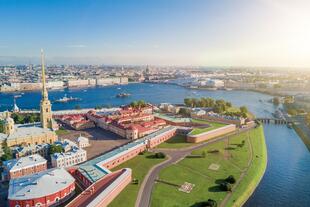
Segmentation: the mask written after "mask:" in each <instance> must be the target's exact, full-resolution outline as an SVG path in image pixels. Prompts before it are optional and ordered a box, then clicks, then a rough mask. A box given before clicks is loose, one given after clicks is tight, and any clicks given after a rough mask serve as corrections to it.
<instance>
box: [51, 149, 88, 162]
mask: <svg viewBox="0 0 310 207" xmlns="http://www.w3.org/2000/svg"><path fill="white" fill-rule="evenodd" d="M86 160H87V153H86V151H85V150H83V149H80V148H78V147H73V148H72V149H71V151H69V152H64V153H54V154H52V155H51V161H52V166H53V167H69V166H73V165H77V164H79V163H81V162H85V161H86Z"/></svg>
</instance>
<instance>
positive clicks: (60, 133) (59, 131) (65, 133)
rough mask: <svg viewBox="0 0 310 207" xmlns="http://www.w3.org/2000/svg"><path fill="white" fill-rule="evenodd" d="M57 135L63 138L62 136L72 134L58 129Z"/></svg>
mask: <svg viewBox="0 0 310 207" xmlns="http://www.w3.org/2000/svg"><path fill="white" fill-rule="evenodd" d="M55 133H56V134H57V135H58V136H61V135H67V134H69V133H70V132H69V131H68V130H66V129H58V130H56V131H55Z"/></svg>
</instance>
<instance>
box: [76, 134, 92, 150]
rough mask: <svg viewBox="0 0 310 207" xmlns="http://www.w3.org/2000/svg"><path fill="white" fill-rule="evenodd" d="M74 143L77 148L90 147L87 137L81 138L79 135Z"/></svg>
mask: <svg viewBox="0 0 310 207" xmlns="http://www.w3.org/2000/svg"><path fill="white" fill-rule="evenodd" d="M76 143H77V145H78V147H79V148H84V147H89V146H90V143H89V139H88V138H87V137H83V136H81V135H80V136H79V137H78V138H76Z"/></svg>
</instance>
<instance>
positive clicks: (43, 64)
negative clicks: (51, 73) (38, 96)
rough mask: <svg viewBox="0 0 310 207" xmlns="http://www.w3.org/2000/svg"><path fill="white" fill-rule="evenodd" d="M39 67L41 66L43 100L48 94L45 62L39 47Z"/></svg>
mask: <svg viewBox="0 0 310 207" xmlns="http://www.w3.org/2000/svg"><path fill="white" fill-rule="evenodd" d="M41 67H42V97H43V100H47V99H48V94H47V89H46V82H45V62H44V52H43V49H41Z"/></svg>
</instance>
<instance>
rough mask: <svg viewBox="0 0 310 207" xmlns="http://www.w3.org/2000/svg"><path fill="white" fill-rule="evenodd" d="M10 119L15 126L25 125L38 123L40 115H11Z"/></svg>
mask: <svg viewBox="0 0 310 207" xmlns="http://www.w3.org/2000/svg"><path fill="white" fill-rule="evenodd" d="M12 118H13V119H14V122H15V123H16V124H27V123H34V122H39V121H40V114H39V113H29V114H20V113H13V114H12Z"/></svg>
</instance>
